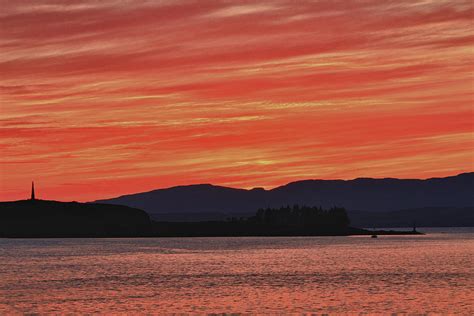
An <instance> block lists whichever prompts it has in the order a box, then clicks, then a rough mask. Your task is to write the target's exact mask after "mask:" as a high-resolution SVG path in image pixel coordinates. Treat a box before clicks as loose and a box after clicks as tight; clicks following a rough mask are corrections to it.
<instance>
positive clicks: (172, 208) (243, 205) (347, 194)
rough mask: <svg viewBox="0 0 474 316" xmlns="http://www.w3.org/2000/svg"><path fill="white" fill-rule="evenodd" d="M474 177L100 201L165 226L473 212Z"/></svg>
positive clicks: (210, 189) (215, 189)
mask: <svg viewBox="0 0 474 316" xmlns="http://www.w3.org/2000/svg"><path fill="white" fill-rule="evenodd" d="M473 189H474V173H464V174H460V175H457V176H452V177H446V178H432V179H426V180H418V179H392V178H386V179H371V178H359V179H355V180H304V181H297V182H292V183H289V184H287V185H283V186H280V187H277V188H274V189H272V190H264V189H261V188H258V189H252V190H244V189H234V188H229V187H222V186H214V185H211V184H200V185H189V186H178V187H172V188H168V189H159V190H154V191H150V192H144V193H137V194H131V195H125V196H121V197H117V198H112V199H107V200H100V201H97V202H100V203H109V204H117V205H127V206H130V207H136V208H140V209H143V210H145V211H146V212H147V213H148V214H150V215H151V216H152V217H153V218H155V219H160V220H199V219H202V218H203V217H204V218H205V219H206V220H209V219H212V218H215V219H220V218H225V217H231V216H235V217H238V216H248V215H252V214H254V213H255V210H257V209H258V208H261V207H280V206H284V205H293V204H300V205H311V206H321V207H323V208H330V207H332V206H342V207H345V208H346V209H347V210H349V211H351V210H360V211H366V212H390V211H398V210H407V209H420V208H426V207H436V208H453V207H454V208H459V207H472V206H473V201H474V199H473V197H474V196H473V192H474V190H473Z"/></svg>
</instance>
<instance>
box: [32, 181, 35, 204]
mask: <svg viewBox="0 0 474 316" xmlns="http://www.w3.org/2000/svg"><path fill="white" fill-rule="evenodd" d="M31 200H35V182H34V181H31Z"/></svg>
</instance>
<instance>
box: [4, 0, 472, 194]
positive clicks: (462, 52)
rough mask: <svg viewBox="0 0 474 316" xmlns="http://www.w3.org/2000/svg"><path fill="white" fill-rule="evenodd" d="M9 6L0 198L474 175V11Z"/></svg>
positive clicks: (286, 2) (289, 4) (257, 4)
mask: <svg viewBox="0 0 474 316" xmlns="http://www.w3.org/2000/svg"><path fill="white" fill-rule="evenodd" d="M0 7H1V10H0V131H1V140H0V154H1V156H0V161H1V165H0V200H15V199H22V198H28V197H29V188H30V185H31V181H32V180H35V183H36V189H37V196H38V198H44V199H57V200H78V201H90V200H95V199H99V198H107V197H114V196H118V195H122V194H127V193H133V192H141V191H148V190H152V189H157V188H164V187H169V186H174V185H183V184H194V183H212V184H216V185H227V186H233V187H241V188H252V187H265V188H272V187H275V186H278V185H282V184H285V183H288V182H290V181H295V180H301V179H309V178H320V179H335V178H341V179H352V178H356V177H400V178H428V177H436V176H448V175H454V174H458V173H461V172H470V171H473V170H474V150H473V148H474V137H473V136H474V134H473V132H474V129H473V123H474V116H473V101H474V78H473V69H474V68H473V66H474V26H473V13H474V6H473V3H472V1H442V0H440V1H429V0H423V1H412V0H407V1H395V2H387V1H378V0H372V1H290V0H282V1H252V2H251V1H248V2H247V1H204V0H201V1H181V0H176V1H166V0H163V1H126V0H123V1H120V0H111V1H60V0H56V1H8V0H3V1H0Z"/></svg>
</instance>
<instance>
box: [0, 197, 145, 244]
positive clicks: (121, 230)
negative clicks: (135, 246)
mask: <svg viewBox="0 0 474 316" xmlns="http://www.w3.org/2000/svg"><path fill="white" fill-rule="evenodd" d="M150 230H151V221H150V218H149V216H148V214H146V213H145V212H144V211H142V210H138V209H134V208H131V207H127V206H120V205H109V204H96V203H77V202H57V201H46V200H22V201H14V202H0V237H126V236H142V235H146V234H147V233H149V232H150Z"/></svg>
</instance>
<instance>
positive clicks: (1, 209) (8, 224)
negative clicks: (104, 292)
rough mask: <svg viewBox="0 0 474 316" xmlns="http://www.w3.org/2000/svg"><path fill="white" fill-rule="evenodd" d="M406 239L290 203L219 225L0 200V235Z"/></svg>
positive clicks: (115, 209)
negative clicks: (360, 237)
mask: <svg viewBox="0 0 474 316" xmlns="http://www.w3.org/2000/svg"><path fill="white" fill-rule="evenodd" d="M401 234H403V235H406V234H421V233H420V232H418V231H416V230H415V229H414V230H412V231H380V230H379V231H373V230H367V229H362V228H356V227H351V226H350V221H349V218H348V216H347V212H346V210H345V209H344V208H341V207H333V208H330V209H327V210H325V209H322V208H320V207H308V206H299V205H294V206H292V207H290V206H286V207H281V208H266V209H259V210H258V211H257V212H256V214H255V215H254V216H250V217H241V218H229V219H227V220H222V221H201V222H164V221H152V220H151V219H150V217H149V216H148V214H147V213H146V212H144V211H142V210H140V209H137V208H132V207H128V206H123V205H113V204H100V203H78V202H58V201H49V200H38V199H34V198H33V199H30V200H20V201H13V202H0V237H9V238H85V237H225V236H349V235H401Z"/></svg>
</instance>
